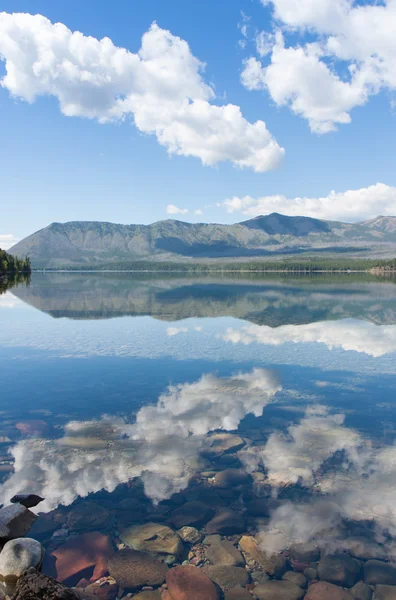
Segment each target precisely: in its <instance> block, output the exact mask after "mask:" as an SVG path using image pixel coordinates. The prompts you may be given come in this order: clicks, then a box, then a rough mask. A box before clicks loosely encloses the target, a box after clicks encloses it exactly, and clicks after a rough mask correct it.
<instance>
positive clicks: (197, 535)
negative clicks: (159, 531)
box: [177, 526, 204, 544]
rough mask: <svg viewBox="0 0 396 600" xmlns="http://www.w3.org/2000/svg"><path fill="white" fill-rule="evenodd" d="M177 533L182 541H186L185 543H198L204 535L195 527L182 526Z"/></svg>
mask: <svg viewBox="0 0 396 600" xmlns="http://www.w3.org/2000/svg"><path fill="white" fill-rule="evenodd" d="M177 533H178V535H179V536H180V537H181V539H182V540H183V542H186V543H187V544H198V543H199V542H202V540H203V537H204V536H203V534H202V533H201V532H200V531H198V529H196V528H195V527H188V526H186V527H182V528H181V529H179V530H178V532H177Z"/></svg>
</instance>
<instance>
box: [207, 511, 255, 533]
mask: <svg viewBox="0 0 396 600" xmlns="http://www.w3.org/2000/svg"><path fill="white" fill-rule="evenodd" d="M245 526H246V523H245V518H244V516H243V515H242V514H241V513H237V512H235V511H233V510H230V509H226V510H223V511H221V512H218V513H217V514H216V515H215V516H214V517H213V519H212V520H211V521H209V523H207V525H206V531H207V532H208V534H209V535H211V534H213V533H219V534H221V535H234V534H235V533H243V532H244V530H245Z"/></svg>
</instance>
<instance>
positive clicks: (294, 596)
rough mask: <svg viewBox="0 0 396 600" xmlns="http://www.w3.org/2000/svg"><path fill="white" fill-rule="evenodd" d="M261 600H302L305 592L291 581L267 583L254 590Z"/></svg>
mask: <svg viewBox="0 0 396 600" xmlns="http://www.w3.org/2000/svg"><path fill="white" fill-rule="evenodd" d="M254 595H255V596H257V597H258V598H259V600H301V598H303V597H304V595H305V591H304V590H302V589H301V588H300V587H298V585H295V584H294V583H292V582H291V581H267V582H266V583H261V584H260V585H257V586H256V587H255V588H254Z"/></svg>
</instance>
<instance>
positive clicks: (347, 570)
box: [318, 554, 361, 588]
mask: <svg viewBox="0 0 396 600" xmlns="http://www.w3.org/2000/svg"><path fill="white" fill-rule="evenodd" d="M360 571H361V565H360V562H359V561H358V560H356V559H355V558H352V557H351V556H349V555H348V554H337V555H334V556H324V557H323V558H322V559H321V561H320V562H319V565H318V575H319V578H320V579H323V580H324V581H328V582H329V583H334V584H336V585H342V586H343V587H349V588H350V587H352V586H353V585H354V584H355V583H356V582H357V581H358V579H359V575H360Z"/></svg>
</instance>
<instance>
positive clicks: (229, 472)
mask: <svg viewBox="0 0 396 600" xmlns="http://www.w3.org/2000/svg"><path fill="white" fill-rule="evenodd" d="M251 480H252V478H251V476H250V475H249V474H248V473H246V471H244V470H243V469H226V470H225V471H220V472H219V473H216V476H215V478H214V481H213V485H214V486H215V487H217V488H235V487H238V486H239V485H246V484H248V483H249V482H250V481H251Z"/></svg>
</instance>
